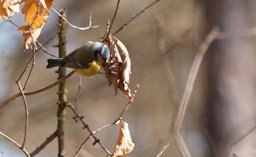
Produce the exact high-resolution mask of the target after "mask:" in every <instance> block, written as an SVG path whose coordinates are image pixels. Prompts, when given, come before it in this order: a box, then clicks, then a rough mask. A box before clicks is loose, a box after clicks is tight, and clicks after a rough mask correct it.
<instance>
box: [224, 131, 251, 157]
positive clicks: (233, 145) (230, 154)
mask: <svg viewBox="0 0 256 157" xmlns="http://www.w3.org/2000/svg"><path fill="white" fill-rule="evenodd" d="M255 130H256V127H254V128H252V129H251V130H250V131H249V132H248V133H246V134H245V135H243V136H242V137H240V138H239V139H237V140H236V141H235V142H233V143H232V144H231V147H230V151H229V155H228V157H231V156H232V154H233V151H234V149H235V146H236V145H237V144H238V143H239V142H241V141H242V140H243V139H244V138H245V137H247V136H248V135H250V134H251V133H252V132H254V131H255Z"/></svg>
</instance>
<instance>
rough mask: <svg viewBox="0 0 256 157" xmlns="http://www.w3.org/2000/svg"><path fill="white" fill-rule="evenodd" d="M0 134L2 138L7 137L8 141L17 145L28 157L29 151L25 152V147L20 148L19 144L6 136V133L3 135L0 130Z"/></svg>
mask: <svg viewBox="0 0 256 157" xmlns="http://www.w3.org/2000/svg"><path fill="white" fill-rule="evenodd" d="M0 136H2V137H3V138H5V139H7V140H8V141H10V142H11V143H13V144H14V145H15V146H17V147H18V148H19V149H20V150H21V151H22V152H23V153H24V154H25V155H26V156H27V157H30V155H29V153H28V152H27V150H26V149H25V148H22V146H21V145H19V144H18V143H17V142H16V141H14V140H13V139H11V138H10V137H8V136H7V135H5V134H4V133H2V132H1V131H0Z"/></svg>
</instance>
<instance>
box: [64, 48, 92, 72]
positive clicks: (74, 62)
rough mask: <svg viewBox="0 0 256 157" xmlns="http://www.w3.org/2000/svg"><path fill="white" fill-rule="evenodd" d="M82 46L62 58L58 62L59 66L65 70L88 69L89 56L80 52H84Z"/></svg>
mask: <svg viewBox="0 0 256 157" xmlns="http://www.w3.org/2000/svg"><path fill="white" fill-rule="evenodd" d="M84 46H85V45H84ZM84 46H82V47H80V48H78V49H76V50H74V51H73V52H71V53H70V54H68V55H67V56H66V57H65V58H63V59H62V60H61V61H60V62H59V66H60V67H67V68H78V69H83V68H89V67H90V66H91V64H90V63H91V62H89V61H88V60H89V58H90V56H88V55H87V53H84V52H81V51H84V50H85V49H84V48H83V47H84ZM85 60H86V62H85Z"/></svg>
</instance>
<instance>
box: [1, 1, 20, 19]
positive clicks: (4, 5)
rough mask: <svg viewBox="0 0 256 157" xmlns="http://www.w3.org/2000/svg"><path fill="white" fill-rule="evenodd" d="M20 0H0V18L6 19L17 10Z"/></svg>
mask: <svg viewBox="0 0 256 157" xmlns="http://www.w3.org/2000/svg"><path fill="white" fill-rule="evenodd" d="M19 3H20V0H0V19H2V18H3V19H6V18H7V17H10V16H12V15H13V14H14V13H18V12H19Z"/></svg>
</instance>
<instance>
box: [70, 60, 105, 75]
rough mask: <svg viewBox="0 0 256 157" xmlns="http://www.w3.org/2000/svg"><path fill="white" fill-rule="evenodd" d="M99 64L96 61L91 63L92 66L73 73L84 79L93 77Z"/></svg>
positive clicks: (97, 71)
mask: <svg viewBox="0 0 256 157" xmlns="http://www.w3.org/2000/svg"><path fill="white" fill-rule="evenodd" d="M100 66H101V64H100V63H99V62H97V61H93V63H92V65H91V66H90V67H89V68H84V69H77V68H76V69H75V71H76V72H77V73H78V74H79V75H81V76H85V77H90V76H94V75H96V74H98V73H99V71H100Z"/></svg>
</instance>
